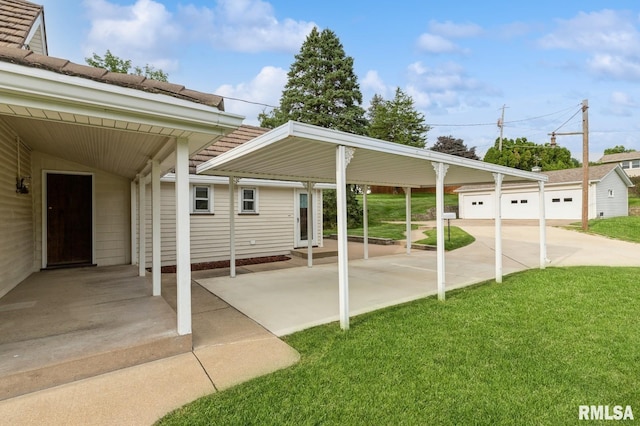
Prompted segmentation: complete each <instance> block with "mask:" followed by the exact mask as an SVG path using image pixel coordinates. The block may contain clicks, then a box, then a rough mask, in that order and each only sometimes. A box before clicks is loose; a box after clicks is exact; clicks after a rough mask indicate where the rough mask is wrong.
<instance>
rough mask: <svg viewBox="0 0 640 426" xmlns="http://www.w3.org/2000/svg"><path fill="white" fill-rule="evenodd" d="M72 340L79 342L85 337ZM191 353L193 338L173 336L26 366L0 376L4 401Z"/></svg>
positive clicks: (40, 342) (40, 343)
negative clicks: (79, 339) (78, 340)
mask: <svg viewBox="0 0 640 426" xmlns="http://www.w3.org/2000/svg"><path fill="white" fill-rule="evenodd" d="M68 337H69V339H77V338H81V337H82V336H68ZM94 338H95V337H94ZM48 339H49V340H50V338H43V339H35V340H30V341H29V345H32V346H33V348H34V350H37V349H35V348H37V347H38V346H40V347H41V348H42V350H46V348H47V347H51V345H50V342H47V341H46V340H48ZM16 346H17V345H16ZM3 349H4V351H3V352H5V353H11V351H10V350H11V348H10V347H9V346H8V345H4V348H3ZM16 349H17V348H16ZM191 349H192V343H191V335H190V334H189V335H185V336H179V335H178V334H177V333H175V332H171V333H167V334H166V335H165V336H162V337H161V336H153V338H150V339H143V338H141V339H140V340H139V341H138V342H137V343H136V344H131V343H129V342H125V344H123V345H121V346H119V347H118V346H114V347H112V348H111V349H109V350H104V351H101V352H92V351H86V352H84V353H83V354H82V355H77V356H75V357H64V356H63V357H60V358H58V359H55V358H53V359H51V360H50V362H48V363H43V362H40V363H38V364H37V365H25V366H23V368H18V369H15V368H14V369H12V370H11V371H5V372H4V374H1V375H0V400H4V399H9V398H14V397H16V396H20V395H24V394H27V393H31V392H35V391H38V390H42V389H47V388H50V387H54V386H58V385H62V384H65V383H70V382H73V381H76V380H81V379H86V378H88V377H93V376H97V375H100V374H104V373H108V372H110V371H115V370H119V369H122V368H126V367H131V366H134V365H139V364H143V363H146V362H150V361H155V360H158V359H161V358H166V357H170V356H174V355H178V354H181V353H185V352H190V351H191ZM16 352H17V351H16Z"/></svg>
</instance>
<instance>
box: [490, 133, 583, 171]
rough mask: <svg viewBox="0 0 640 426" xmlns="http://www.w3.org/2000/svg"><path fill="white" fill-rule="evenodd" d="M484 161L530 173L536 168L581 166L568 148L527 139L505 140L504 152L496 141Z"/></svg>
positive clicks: (549, 169) (550, 168)
mask: <svg viewBox="0 0 640 426" xmlns="http://www.w3.org/2000/svg"><path fill="white" fill-rule="evenodd" d="M484 161H486V162H487V163H493V164H500V165H502V166H508V167H514V168H516V169H521V170H528V171H531V169H532V168H533V167H535V166H539V167H541V168H542V171H551V170H562V169H571V168H574V167H579V166H580V162H579V161H578V160H576V159H575V158H572V157H571V151H569V150H568V149H567V148H562V147H559V146H556V147H552V146H551V144H549V143H546V144H544V145H538V144H536V143H534V142H529V141H528V140H527V138H518V139H516V140H513V139H503V140H502V151H500V149H499V139H496V142H495V144H494V146H493V147H491V148H489V150H488V151H487V153H486V154H485V156H484Z"/></svg>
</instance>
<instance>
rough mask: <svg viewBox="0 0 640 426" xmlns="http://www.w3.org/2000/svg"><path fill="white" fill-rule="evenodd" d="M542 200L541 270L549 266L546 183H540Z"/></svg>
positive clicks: (540, 197)
mask: <svg viewBox="0 0 640 426" xmlns="http://www.w3.org/2000/svg"><path fill="white" fill-rule="evenodd" d="M538 191H539V199H540V269H544V268H545V267H546V266H547V223H546V208H545V204H544V182H542V181H540V182H538Z"/></svg>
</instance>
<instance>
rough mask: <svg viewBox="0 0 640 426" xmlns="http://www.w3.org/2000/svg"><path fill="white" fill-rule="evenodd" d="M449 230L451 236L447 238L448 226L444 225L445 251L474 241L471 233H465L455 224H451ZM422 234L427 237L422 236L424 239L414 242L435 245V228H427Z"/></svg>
mask: <svg viewBox="0 0 640 426" xmlns="http://www.w3.org/2000/svg"><path fill="white" fill-rule="evenodd" d="M450 230H451V238H449V228H448V227H447V226H445V228H444V249H445V250H447V251H451V250H455V249H458V248H460V247H464V246H468V245H469V244H471V243H472V242H474V241H475V240H476V239H475V238H474V237H473V236H472V235H469V234H468V233H466V232H465V231H463V230H462V229H460V228H458V227H457V226H452V227H451V228H450ZM424 234H425V235H426V236H427V238H424V239H422V240H418V241H414V243H415V244H427V245H432V246H435V245H436V241H437V238H436V230H435V229H429V230H426V231H424Z"/></svg>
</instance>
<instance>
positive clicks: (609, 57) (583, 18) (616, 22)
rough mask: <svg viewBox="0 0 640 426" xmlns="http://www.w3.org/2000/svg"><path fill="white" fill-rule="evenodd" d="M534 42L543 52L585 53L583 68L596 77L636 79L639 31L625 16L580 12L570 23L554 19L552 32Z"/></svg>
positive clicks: (634, 21)
mask: <svg viewBox="0 0 640 426" xmlns="http://www.w3.org/2000/svg"><path fill="white" fill-rule="evenodd" d="M538 42H539V45H540V46H541V47H542V48H545V49H565V50H572V51H579V52H586V53H587V54H588V55H589V58H588V59H587V61H586V63H587V67H588V68H589V70H590V71H591V72H592V73H594V74H596V75H600V76H607V77H612V78H614V79H627V80H638V79H640V29H639V27H638V20H637V19H635V18H634V17H633V16H632V14H631V13H629V12H625V11H614V10H602V11H598V12H591V13H585V12H580V13H578V14H577V15H576V16H575V17H574V18H572V19H567V20H563V19H558V20H557V28H556V29H555V31H553V32H551V33H549V34H547V35H546V36H544V37H542V38H541V39H540V40H539V41H538Z"/></svg>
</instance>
